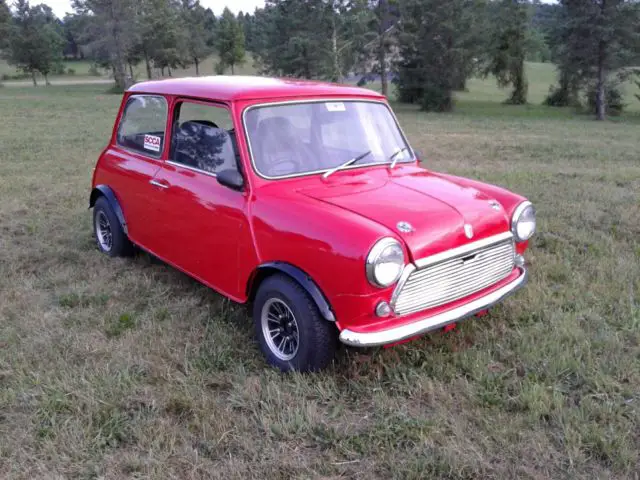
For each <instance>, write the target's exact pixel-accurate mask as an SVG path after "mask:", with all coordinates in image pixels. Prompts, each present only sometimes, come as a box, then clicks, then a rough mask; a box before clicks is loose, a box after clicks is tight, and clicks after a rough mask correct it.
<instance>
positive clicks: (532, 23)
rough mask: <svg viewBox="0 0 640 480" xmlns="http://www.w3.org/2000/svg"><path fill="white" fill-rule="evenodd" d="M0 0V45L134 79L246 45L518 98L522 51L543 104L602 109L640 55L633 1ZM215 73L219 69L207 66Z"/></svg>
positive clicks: (411, 95)
mask: <svg viewBox="0 0 640 480" xmlns="http://www.w3.org/2000/svg"><path fill="white" fill-rule="evenodd" d="M13 6H14V8H13V12H10V11H9V9H8V8H7V6H6V3H5V0H0V32H2V37H0V38H2V39H4V40H0V42H1V43H0V49H1V50H2V52H3V53H4V55H5V56H6V57H7V58H8V59H9V61H10V62H11V63H13V64H15V65H16V66H18V68H20V69H21V70H22V71H24V72H28V73H31V74H32V75H33V78H34V82H35V72H40V73H41V74H42V75H43V76H45V78H46V77H47V75H48V74H49V73H50V72H51V71H52V70H53V69H54V67H55V65H56V63H57V62H58V63H59V61H60V59H61V58H62V57H63V55H66V56H74V57H78V56H84V57H87V58H90V59H91V60H93V61H94V62H96V64H98V65H100V66H102V67H105V68H108V69H110V70H111V71H112V74H113V77H114V80H115V82H116V85H117V86H118V87H119V88H126V86H127V83H128V82H129V81H131V80H132V79H133V77H134V75H133V73H134V72H133V67H134V66H135V65H138V64H144V66H145V70H146V73H147V77H149V78H151V77H152V76H153V71H152V69H158V70H160V73H161V75H162V76H164V75H171V74H172V70H174V69H176V68H178V67H180V68H186V67H188V66H190V65H194V66H195V70H196V74H200V65H201V63H202V61H203V60H204V59H205V58H207V57H208V56H210V55H211V54H212V53H216V54H217V57H218V59H219V61H218V63H217V64H216V65H215V73H223V72H227V71H229V72H230V73H232V74H233V73H234V71H235V68H236V66H237V65H239V64H242V63H243V62H244V61H245V51H249V52H251V54H252V57H253V59H254V61H255V66H256V67H257V69H258V71H259V72H260V73H262V74H269V75H277V76H288V77H297V78H310V79H327V80H332V81H335V82H342V81H345V80H346V79H347V78H348V79H349V80H353V78H354V77H356V76H357V79H359V83H366V82H367V81H369V80H374V79H375V80H379V81H380V83H381V85H382V92H383V93H384V94H385V95H387V94H388V92H389V85H390V83H392V82H393V83H395V85H396V87H397V92H398V96H399V99H400V100H401V101H405V102H411V103H417V104H419V105H420V106H421V107H422V108H423V109H424V110H431V111H448V110H451V109H452V108H454V92H455V91H457V90H464V89H465V88H466V83H467V81H468V79H469V78H471V77H474V76H481V77H486V76H489V75H492V76H494V77H495V78H496V80H497V82H498V84H499V86H500V87H503V88H508V89H509V92H510V93H509V96H508V98H507V100H506V102H507V103H510V104H524V103H526V102H527V93H528V83H527V78H526V71H525V60H535V61H549V62H553V63H554V64H555V65H556V67H557V71H558V81H557V85H555V86H554V87H553V88H552V89H550V93H549V96H548V97H547V99H546V101H545V102H546V103H547V104H549V105H555V106H567V105H578V104H586V105H589V107H590V108H592V109H593V111H594V113H596V114H597V118H600V119H603V118H605V116H606V115H607V113H615V112H616V110H619V109H621V108H622V100H621V93H620V85H621V83H622V82H623V81H625V80H627V79H628V78H629V77H630V76H631V75H633V74H634V72H637V69H636V68H634V67H637V66H639V65H640V1H639V0H560V1H559V2H557V3H554V4H547V3H541V2H540V1H538V0H267V2H266V4H265V6H264V8H259V9H256V11H255V12H254V13H253V14H250V13H242V12H241V13H239V14H238V15H234V14H233V13H232V12H231V11H229V10H228V9H225V11H224V12H223V13H222V15H221V16H220V17H216V16H215V15H214V14H213V12H212V11H211V10H210V9H205V8H203V7H202V6H201V5H200V3H199V1H198V0H74V3H73V6H74V13H73V14H72V15H67V16H66V17H65V18H64V19H62V20H59V19H56V18H55V16H54V15H53V14H52V13H51V10H50V9H49V8H48V7H46V6H43V5H37V6H34V7H30V6H29V3H28V1H27V0H17V1H16V2H15V3H14V5H13ZM207 73H211V72H207Z"/></svg>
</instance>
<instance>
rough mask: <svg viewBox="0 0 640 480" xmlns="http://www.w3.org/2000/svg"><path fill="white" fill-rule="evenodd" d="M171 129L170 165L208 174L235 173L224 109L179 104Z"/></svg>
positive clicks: (232, 141)
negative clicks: (177, 165) (230, 171)
mask: <svg viewBox="0 0 640 480" xmlns="http://www.w3.org/2000/svg"><path fill="white" fill-rule="evenodd" d="M173 125H174V127H173V136H172V139H171V153H170V159H171V161H173V162H175V163H178V164H180V165H183V166H186V167H189V168H192V169H196V170H200V171H202V172H206V173H210V174H216V173H218V172H220V171H222V170H238V155H237V148H236V142H235V131H234V130H233V121H232V120H231V115H230V114H229V111H228V110H227V109H226V108H225V107H223V106H219V105H213V104H204V103H195V102H189V101H184V102H181V103H179V104H178V105H177V107H176V109H175V117H174V120H173Z"/></svg>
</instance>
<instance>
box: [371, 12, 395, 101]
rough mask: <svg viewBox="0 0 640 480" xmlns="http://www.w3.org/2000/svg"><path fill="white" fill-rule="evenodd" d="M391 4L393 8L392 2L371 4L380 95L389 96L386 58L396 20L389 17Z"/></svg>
mask: <svg viewBox="0 0 640 480" xmlns="http://www.w3.org/2000/svg"><path fill="white" fill-rule="evenodd" d="M390 3H391V4H394V5H393V6H395V4H396V2H395V1H394V0H377V1H374V2H373V5H372V7H373V12H374V15H373V18H374V20H373V24H374V25H373V27H374V29H373V30H374V31H375V32H376V42H375V43H376V61H377V66H378V73H379V74H380V83H381V85H382V94H383V95H384V96H387V95H389V82H388V79H387V76H388V75H387V73H388V69H389V65H388V62H387V58H388V55H389V49H390V47H391V37H392V33H393V32H392V30H393V28H394V27H395V26H396V22H397V18H393V17H392V15H391V6H392V5H390Z"/></svg>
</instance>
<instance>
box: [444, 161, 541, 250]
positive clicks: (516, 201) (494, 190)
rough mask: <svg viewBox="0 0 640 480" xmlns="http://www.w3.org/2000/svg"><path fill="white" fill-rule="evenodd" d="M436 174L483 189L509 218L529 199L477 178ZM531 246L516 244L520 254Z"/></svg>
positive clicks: (466, 185)
mask: <svg viewBox="0 0 640 480" xmlns="http://www.w3.org/2000/svg"><path fill="white" fill-rule="evenodd" d="M436 175H438V176H440V177H442V178H445V179H447V180H449V181H451V182H454V183H457V184H458V185H463V186H465V187H472V188H475V189H476V190H479V191H481V192H482V193H484V194H485V195H488V196H489V197H492V198H494V199H495V200H497V201H498V202H500V204H501V205H502V208H504V211H505V212H506V213H507V215H508V217H509V219H510V220H511V218H512V217H513V213H514V212H515V209H516V208H517V207H518V205H520V204H521V203H522V202H524V201H525V200H527V199H526V198H525V197H523V196H522V195H518V194H517V193H513V192H511V191H509V190H507V189H506V188H502V187H498V186H496V185H491V184H490V183H483V182H479V181H477V180H471V179H469V178H464V177H457V176H455V175H447V174H443V173H436ZM528 246H529V241H526V242H520V243H517V244H516V251H517V252H518V253H519V254H521V255H522V254H523V253H524V252H525V250H526V249H527V247H528Z"/></svg>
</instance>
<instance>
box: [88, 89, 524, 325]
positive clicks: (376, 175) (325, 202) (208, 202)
mask: <svg viewBox="0 0 640 480" xmlns="http://www.w3.org/2000/svg"><path fill="white" fill-rule="evenodd" d="M134 94H153V95H162V96H164V97H165V98H166V100H167V102H168V107H169V108H168V120H167V130H166V135H165V138H166V139H167V140H166V141H165V142H164V146H163V151H162V154H161V156H160V157H159V158H157V159H154V158H150V157H147V156H145V155H142V154H138V153H134V152H131V151H129V150H127V149H125V148H123V147H120V146H119V145H118V144H117V142H116V133H117V129H118V122H119V120H117V121H116V124H115V126H114V130H113V134H112V138H111V141H110V144H109V146H108V147H107V148H106V149H105V150H104V152H103V153H102V155H101V156H100V159H99V161H98V164H97V166H96V169H95V172H94V177H93V182H92V186H93V187H94V188H95V187H97V186H98V185H107V186H109V187H110V188H111V189H112V190H113V192H114V193H115V196H116V198H117V199H118V202H119V203H120V206H121V208H122V211H123V214H124V217H125V219H126V226H127V229H128V236H129V238H130V239H131V241H132V242H133V243H135V244H137V245H139V246H140V247H142V248H143V249H145V250H147V251H149V252H151V253H152V254H154V255H156V256H158V257H159V258H161V259H162V260H164V261H165V262H167V263H169V264H171V265H173V266H174V267H176V268H178V269H180V270H182V271H184V272H186V273H188V274H189V275H191V276H193V277H194V278H196V279H198V280H199V281H201V282H202V283H204V284H206V285H208V286H209V287H211V288H213V289H215V290H216V291H218V292H220V293H222V294H223V295H225V296H228V297H230V298H231V299H233V300H235V301H237V302H246V301H247V300H248V299H249V295H250V291H251V281H252V279H253V278H254V277H255V273H256V271H257V269H258V268H259V267H260V266H261V265H264V264H265V263H268V262H286V263H288V264H291V265H294V266H295V267H297V268H298V269H300V270H302V271H303V272H305V273H306V274H307V275H308V276H309V277H310V278H311V279H312V280H313V281H314V282H315V283H316V284H317V286H318V287H319V289H320V290H321V292H322V293H323V295H324V297H325V298H326V299H327V301H328V303H329V305H330V307H331V309H332V311H333V312H334V314H335V317H336V325H337V326H338V328H339V329H340V330H342V329H345V328H348V329H350V330H352V331H359V332H369V331H376V330H384V329H387V328H391V327H394V326H399V325H404V324H407V323H411V322H412V321H415V320H416V319H417V318H424V317H425V316H429V315H435V314H437V313H438V312H441V311H443V310H446V309H450V308H454V307H456V306H457V305H459V304H462V303H464V302H469V301H472V300H473V299H474V298H477V297H480V296H482V295H485V294H487V292H490V291H492V290H495V289H498V288H499V287H500V286H501V285H503V284H505V283H508V282H509V281H511V280H513V278H516V277H517V276H518V275H520V270H518V269H514V271H513V272H512V274H511V276H509V277H508V278H506V279H504V280H502V281H501V282H499V283H498V284H496V285H493V286H491V287H489V288H487V289H485V290H483V291H481V292H477V293H475V294H474V295H472V296H470V297H467V298H464V299H461V300H458V301H456V302H453V303H450V304H447V305H442V306H440V307H437V308H435V309H431V310H427V311H422V312H418V313H415V314H411V315H406V316H402V317H396V316H394V315H391V316H389V317H386V318H379V317H377V316H376V315H375V314H374V310H375V306H376V305H377V304H378V302H380V301H389V299H390V296H391V294H392V292H393V290H394V288H395V286H391V287H388V288H377V287H375V286H373V285H371V283H369V281H368V280H367V278H366V275H365V260H366V257H367V254H368V253H369V251H370V249H371V247H372V246H373V244H374V243H375V242H376V241H377V240H379V239H381V238H383V237H393V238H396V239H398V240H399V241H400V242H401V243H402V245H403V248H404V249H405V257H406V258H407V260H408V261H415V260H417V259H420V258H424V257H428V256H430V255H432V254H435V253H439V252H443V251H446V250H449V249H452V248H455V247H459V246H461V245H465V244H468V243H470V242H471V240H470V239H468V238H467V237H466V236H465V232H464V229H463V226H464V225H465V224H468V225H471V226H472V228H473V231H474V237H473V241H478V240H481V239H483V238H487V237H491V236H494V235H496V234H499V233H503V232H507V231H509V230H510V228H511V226H510V222H511V217H512V214H513V212H514V210H515V208H516V207H517V206H518V205H519V204H520V203H521V202H522V201H524V200H525V199H524V198H523V197H521V196H519V195H516V194H513V193H511V192H509V191H507V190H504V189H502V188H499V187H495V186H492V185H487V184H484V183H481V182H476V181H473V180H468V179H464V178H459V177H454V176H450V175H444V174H438V173H434V172H430V171H428V170H425V169H424V168H421V167H420V166H419V165H418V163H417V162H412V163H398V164H397V165H396V167H395V168H394V169H392V170H391V169H389V167H388V165H379V166H367V167H363V168H354V169H351V170H344V171H340V172H337V173H336V174H334V175H331V176H330V177H329V178H327V179H324V178H323V177H322V175H319V174H313V175H308V176H300V177H296V178H288V179H281V180H267V179H264V178H262V177H261V176H260V175H258V174H257V173H256V171H255V170H254V168H253V166H252V162H251V156H250V155H251V154H250V149H249V147H248V143H247V137H246V134H245V131H244V125H243V118H242V114H243V112H244V111H245V109H246V108H248V107H250V106H252V105H257V104H263V103H278V102H285V101H292V100H302V99H332V100H333V99H354V100H369V101H378V102H383V103H386V99H385V98H384V97H382V96H381V95H379V94H377V93H375V92H372V91H369V90H364V89H359V88H351V87H344V86H336V85H330V84H324V83H318V82H306V81H298V80H274V79H259V78H245V77H234V78H231V79H227V78H224V77H215V79H214V80H212V79H206V78H196V79H180V80H169V81H155V82H145V83H142V84H138V85H135V86H134V87H132V88H131V89H130V90H129V91H128V92H127V93H126V94H125V96H124V98H123V102H122V106H121V108H120V111H119V114H118V119H119V118H120V116H121V115H122V112H123V108H124V105H125V104H126V101H127V99H128V98H129V97H130V96H131V95H134ZM184 97H188V98H192V99H194V100H199V101H210V102H217V103H218V104H223V105H225V106H227V108H228V109H229V111H230V113H231V117H232V119H233V123H234V127H235V132H236V141H237V148H238V153H239V158H240V162H241V168H242V172H243V175H244V178H245V188H244V190H243V191H235V190H231V189H229V188H227V187H225V186H223V185H221V184H219V183H218V182H217V181H216V178H215V176H214V175H211V174H205V173H204V172H197V171H193V170H192V169H188V168H182V167H180V166H178V165H176V164H174V163H168V162H167V160H168V151H169V141H168V139H170V138H171V133H170V132H171V118H173V112H174V107H175V105H176V103H177V101H178V99H181V98H184ZM152 180H153V181H154V182H155V183H156V184H161V185H162V186H165V187H168V188H162V187H160V188H158V187H157V186H154V185H152V184H151V183H150V182H151V181H152ZM492 200H495V201H497V202H498V203H499V204H500V208H499V209H497V210H496V209H495V208H492V206H491V205H490V203H489V202H490V201H492ZM400 220H402V221H406V222H409V223H410V224H411V225H413V227H414V231H413V232H410V233H400V232H399V231H398V230H397V229H396V228H395V225H396V224H397V222H398V221H400ZM526 247H527V242H522V243H520V244H517V246H516V248H517V251H518V252H519V253H523V252H524V250H525V249H526Z"/></svg>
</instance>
